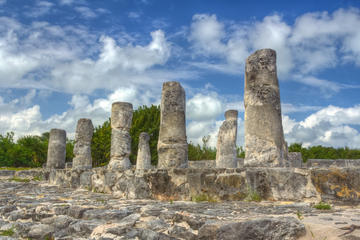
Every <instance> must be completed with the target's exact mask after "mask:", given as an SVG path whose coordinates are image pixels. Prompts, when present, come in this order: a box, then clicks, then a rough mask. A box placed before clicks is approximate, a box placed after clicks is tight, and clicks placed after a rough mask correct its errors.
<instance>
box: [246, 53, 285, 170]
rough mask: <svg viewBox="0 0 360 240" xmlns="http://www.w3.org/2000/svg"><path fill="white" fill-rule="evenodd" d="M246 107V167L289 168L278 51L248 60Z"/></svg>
mask: <svg viewBox="0 0 360 240" xmlns="http://www.w3.org/2000/svg"><path fill="white" fill-rule="evenodd" d="M244 104H245V154H246V156H245V160H244V164H245V166H249V167H280V166H285V165H286V161H287V146H286V143H285V140H284V133H283V126H282V119H281V105H280V90H279V83H278V78H277V73H276V52H275V51H274V50H272V49H262V50H258V51H256V52H255V53H253V54H252V55H251V56H249V57H248V58H247V60H246V66H245V93H244Z"/></svg>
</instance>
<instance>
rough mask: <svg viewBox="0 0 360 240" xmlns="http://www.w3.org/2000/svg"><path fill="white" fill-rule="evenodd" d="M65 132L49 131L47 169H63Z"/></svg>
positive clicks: (58, 130) (59, 130)
mask: <svg viewBox="0 0 360 240" xmlns="http://www.w3.org/2000/svg"><path fill="white" fill-rule="evenodd" d="M65 157H66V132H65V130H61V129H51V130H50V137H49V146H48V155H47V161H46V167H47V168H65Z"/></svg>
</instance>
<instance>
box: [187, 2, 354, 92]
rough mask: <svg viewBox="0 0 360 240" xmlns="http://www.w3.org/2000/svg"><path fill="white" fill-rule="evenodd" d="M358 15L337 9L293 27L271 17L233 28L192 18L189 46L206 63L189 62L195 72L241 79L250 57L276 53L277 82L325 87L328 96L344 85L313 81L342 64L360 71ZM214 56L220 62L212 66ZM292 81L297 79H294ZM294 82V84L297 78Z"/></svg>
mask: <svg viewBox="0 0 360 240" xmlns="http://www.w3.org/2000/svg"><path fill="white" fill-rule="evenodd" d="M358 26H360V10H359V9H355V8H352V9H339V10H337V11H335V12H333V13H332V14H330V13H328V12H315V13H307V14H304V15H301V16H299V17H298V18H297V19H296V21H295V23H294V24H293V25H289V24H287V23H286V22H285V21H284V20H283V18H282V17H281V16H280V15H278V14H274V15H271V16H266V17H264V19H263V20H261V21H255V22H245V23H233V22H225V21H219V20H218V19H217V17H216V15H207V14H196V15H194V17H193V21H192V23H191V29H190V34H189V35H190V37H189V40H190V43H192V46H193V48H194V49H195V51H194V53H195V54H197V56H203V57H205V58H207V57H212V58H209V59H207V60H206V61H205V62H204V61H203V60H202V61H198V60H195V61H194V63H191V65H193V66H197V67H199V68H204V69H211V70H217V71H221V72H227V73H230V74H239V71H234V69H239V70H240V71H243V65H244V63H245V60H246V58H247V57H248V56H249V54H250V53H251V52H254V51H255V50H257V49H261V48H273V49H275V50H276V51H277V62H278V64H277V66H278V74H279V78H280V79H292V78H296V76H299V75H300V76H302V78H303V79H302V80H299V79H298V80H297V81H299V82H302V83H304V84H307V85H312V86H316V87H320V88H322V87H324V86H326V88H327V89H324V88H323V89H324V90H329V91H332V92H334V91H335V92H336V91H338V90H339V89H343V88H347V86H338V85H337V84H336V83H334V82H331V81H328V80H323V79H320V78H317V77H315V76H314V74H317V73H319V72H321V71H323V70H325V69H329V68H334V67H337V66H339V65H340V64H345V63H355V64H357V65H359V66H360V41H359V40H360V31H359V28H358ZM214 57H217V58H218V59H217V60H216V61H214V59H213V58H214ZM294 76H295V77H294ZM295 80H296V79H295Z"/></svg>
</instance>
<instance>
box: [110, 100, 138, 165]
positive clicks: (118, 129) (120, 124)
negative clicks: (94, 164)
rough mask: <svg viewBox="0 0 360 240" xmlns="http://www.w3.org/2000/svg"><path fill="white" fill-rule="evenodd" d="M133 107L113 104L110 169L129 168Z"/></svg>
mask: <svg viewBox="0 0 360 240" xmlns="http://www.w3.org/2000/svg"><path fill="white" fill-rule="evenodd" d="M132 116H133V106H132V104H131V103H127V102H115V103H113V104H112V109H111V151H110V162H109V165H108V167H109V168H111V169H128V168H130V167H131V163H130V159H129V156H130V153H131V137H130V132H129V131H130V127H131V122H132Z"/></svg>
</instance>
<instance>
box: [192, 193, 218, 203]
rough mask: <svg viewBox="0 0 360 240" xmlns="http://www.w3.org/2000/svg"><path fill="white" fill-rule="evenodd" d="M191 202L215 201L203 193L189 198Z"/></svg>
mask: <svg viewBox="0 0 360 240" xmlns="http://www.w3.org/2000/svg"><path fill="white" fill-rule="evenodd" d="M191 201H193V202H213V203H214V202H217V200H216V199H215V198H213V197H211V196H209V195H207V194H205V193H202V194H199V195H195V196H192V197H191Z"/></svg>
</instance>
